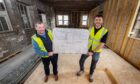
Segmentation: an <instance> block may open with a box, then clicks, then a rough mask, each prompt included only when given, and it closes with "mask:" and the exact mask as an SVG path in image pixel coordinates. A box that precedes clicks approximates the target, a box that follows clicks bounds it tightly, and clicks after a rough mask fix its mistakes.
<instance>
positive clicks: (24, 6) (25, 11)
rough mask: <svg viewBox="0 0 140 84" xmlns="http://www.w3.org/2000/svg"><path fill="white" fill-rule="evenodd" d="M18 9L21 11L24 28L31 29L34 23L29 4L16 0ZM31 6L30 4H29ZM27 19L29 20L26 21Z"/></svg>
mask: <svg viewBox="0 0 140 84" xmlns="http://www.w3.org/2000/svg"><path fill="white" fill-rule="evenodd" d="M16 5H17V9H18V11H19V14H20V17H21V20H22V22H23V23H22V24H23V28H24V29H31V27H32V25H31V24H32V23H31V17H30V16H29V11H28V6H29V5H27V4H24V3H21V2H16ZM29 7H30V6H29ZM22 9H23V10H22ZM23 15H24V16H23ZM25 21H27V22H25Z"/></svg>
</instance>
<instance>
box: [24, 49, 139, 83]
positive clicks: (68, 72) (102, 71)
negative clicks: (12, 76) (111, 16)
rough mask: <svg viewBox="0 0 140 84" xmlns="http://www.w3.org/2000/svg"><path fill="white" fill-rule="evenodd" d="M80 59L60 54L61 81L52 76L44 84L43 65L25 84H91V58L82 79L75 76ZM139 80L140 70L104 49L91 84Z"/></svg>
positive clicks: (135, 81) (77, 56) (76, 56)
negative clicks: (89, 76) (89, 74)
mask: <svg viewBox="0 0 140 84" xmlns="http://www.w3.org/2000/svg"><path fill="white" fill-rule="evenodd" d="M79 59H80V54H60V55H59V61H58V65H59V68H58V70H59V81H57V82H55V81H54V78H53V75H50V77H49V81H48V82H47V83H44V82H43V77H44V71H43V65H42V63H41V64H40V65H39V66H38V67H37V69H36V70H35V71H34V72H33V73H32V75H31V76H30V77H29V78H28V79H27V80H26V82H25V84H89V82H88V73H89V68H90V66H89V65H90V63H91V57H89V58H88V59H87V60H86V62H85V74H83V75H82V76H81V77H77V76H76V75H75V74H76V72H77V71H78V70H79ZM50 67H52V66H50ZM51 73H52V69H51ZM139 80H140V71H139V70H137V69H136V68H135V67H133V66H132V65H130V64H129V63H128V62H126V61H125V60H124V59H123V58H121V57H120V56H118V55H117V54H115V53H114V52H112V51H111V50H110V49H104V52H102V53H101V56H100V60H99V62H98V64H97V68H96V70H95V73H94V82H93V83H91V84H139Z"/></svg>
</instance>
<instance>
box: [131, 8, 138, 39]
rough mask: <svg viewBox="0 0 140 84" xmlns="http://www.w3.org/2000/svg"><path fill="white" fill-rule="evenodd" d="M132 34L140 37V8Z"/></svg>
mask: <svg viewBox="0 0 140 84" xmlns="http://www.w3.org/2000/svg"><path fill="white" fill-rule="evenodd" d="M130 36H131V37H134V38H140V9H139V11H138V14H137V18H136V21H135V25H134V27H133V30H132V32H131V33H130Z"/></svg>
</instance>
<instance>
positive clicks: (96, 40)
mask: <svg viewBox="0 0 140 84" xmlns="http://www.w3.org/2000/svg"><path fill="white" fill-rule="evenodd" d="M94 31H95V30H94V27H92V28H91V29H90V31H89V32H90V35H89V43H88V49H89V48H90V47H92V50H94V49H95V48H96V47H97V46H98V45H100V43H101V42H100V40H101V38H102V37H103V36H104V35H105V34H106V33H107V29H105V28H104V27H102V28H101V29H100V30H99V31H98V32H97V33H96V34H94V33H95V32H94ZM101 51H102V49H99V50H97V51H95V52H101Z"/></svg>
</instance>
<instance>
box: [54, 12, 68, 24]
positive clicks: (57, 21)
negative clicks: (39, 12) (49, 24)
mask: <svg viewBox="0 0 140 84" xmlns="http://www.w3.org/2000/svg"><path fill="white" fill-rule="evenodd" d="M58 16H62V20H59V19H58ZM64 16H68V20H64ZM59 21H62V25H59ZM65 21H68V24H67V25H65V24H64V22H65ZM69 21H70V20H69V15H68V14H57V15H56V26H69Z"/></svg>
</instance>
